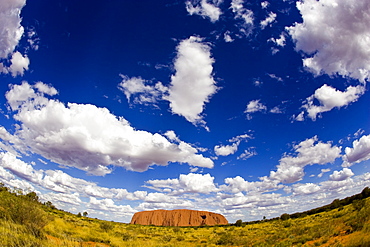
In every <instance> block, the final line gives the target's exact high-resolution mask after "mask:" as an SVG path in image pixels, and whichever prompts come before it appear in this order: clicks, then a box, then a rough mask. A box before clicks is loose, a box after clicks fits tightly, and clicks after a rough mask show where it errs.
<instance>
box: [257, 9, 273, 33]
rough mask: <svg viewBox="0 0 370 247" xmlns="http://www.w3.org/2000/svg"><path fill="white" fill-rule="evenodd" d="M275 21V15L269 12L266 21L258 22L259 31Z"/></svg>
mask: <svg viewBox="0 0 370 247" xmlns="http://www.w3.org/2000/svg"><path fill="white" fill-rule="evenodd" d="M275 19H276V14H275V13H274V12H270V13H269V15H268V16H267V17H266V19H264V20H262V21H261V22H260V26H261V29H265V27H267V26H268V25H270V24H271V23H273V22H274V21H275Z"/></svg>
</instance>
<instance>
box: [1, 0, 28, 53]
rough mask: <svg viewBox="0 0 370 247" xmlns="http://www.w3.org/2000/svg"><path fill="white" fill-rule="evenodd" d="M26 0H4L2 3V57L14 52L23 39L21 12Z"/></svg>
mask: <svg viewBox="0 0 370 247" xmlns="http://www.w3.org/2000/svg"><path fill="white" fill-rule="evenodd" d="M25 5H26V1H25V0H3V1H1V5H0V58H7V57H8V55H10V54H12V53H13V51H14V49H15V47H16V46H17V45H18V42H19V40H20V39H21V37H22V35H23V32H24V28H23V27H22V26H21V17H20V13H21V10H22V8H23V7H24V6H25Z"/></svg>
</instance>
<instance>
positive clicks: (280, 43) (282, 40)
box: [268, 33, 286, 47]
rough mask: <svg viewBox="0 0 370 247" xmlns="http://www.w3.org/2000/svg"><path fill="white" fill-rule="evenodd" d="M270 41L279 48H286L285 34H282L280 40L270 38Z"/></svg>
mask: <svg viewBox="0 0 370 247" xmlns="http://www.w3.org/2000/svg"><path fill="white" fill-rule="evenodd" d="M268 41H271V42H273V43H275V44H276V45H277V46H280V47H284V46H285V41H286V39H285V35H284V33H281V34H280V36H279V38H278V39H275V38H270V39H269V40H268Z"/></svg>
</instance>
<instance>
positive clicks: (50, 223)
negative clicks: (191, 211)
mask: <svg viewBox="0 0 370 247" xmlns="http://www.w3.org/2000/svg"><path fill="white" fill-rule="evenodd" d="M239 223H240V222H239ZM369 236H370V198H368V199H363V200H356V201H353V202H352V203H351V204H349V205H347V206H341V207H339V208H336V209H333V210H328V211H326V212H321V213H317V214H313V215H309V216H306V217H301V218H296V219H291V218H286V219H285V220H282V219H276V220H272V221H261V222H259V223H255V224H245V223H243V224H236V225H227V226H212V227H211V226H203V227H159V226H141V225H130V224H123V223H115V222H110V221H102V220H97V219H92V218H88V217H81V216H77V215H74V214H71V213H67V212H64V211H60V210H57V209H55V208H54V207H53V206H52V205H51V204H50V203H45V204H42V203H40V202H39V201H38V198H37V196H36V194H34V193H32V192H31V193H28V194H26V195H25V194H23V193H21V192H20V191H16V192H11V191H10V190H9V189H7V188H4V187H2V189H1V190H0V246H9V247H13V246H14V247H15V246H17V247H18V246H40V247H42V246H47V247H54V246H67V247H69V246H71V247H74V246H86V247H99V246H100V247H106V246H117V247H119V246H140V247H141V246H149V247H151V246H153V247H154V246H184V247H186V246H370V237H369Z"/></svg>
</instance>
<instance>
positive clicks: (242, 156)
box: [237, 149, 257, 160]
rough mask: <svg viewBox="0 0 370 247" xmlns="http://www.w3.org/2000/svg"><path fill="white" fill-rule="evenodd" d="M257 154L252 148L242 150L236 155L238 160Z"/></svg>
mask: <svg viewBox="0 0 370 247" xmlns="http://www.w3.org/2000/svg"><path fill="white" fill-rule="evenodd" d="M255 155H257V152H256V151H255V150H253V149H249V150H244V152H243V153H242V154H241V155H239V156H238V158H237V159H238V160H247V159H249V158H251V157H253V156H255Z"/></svg>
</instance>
